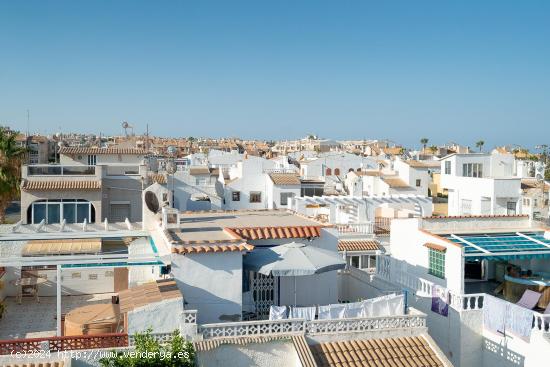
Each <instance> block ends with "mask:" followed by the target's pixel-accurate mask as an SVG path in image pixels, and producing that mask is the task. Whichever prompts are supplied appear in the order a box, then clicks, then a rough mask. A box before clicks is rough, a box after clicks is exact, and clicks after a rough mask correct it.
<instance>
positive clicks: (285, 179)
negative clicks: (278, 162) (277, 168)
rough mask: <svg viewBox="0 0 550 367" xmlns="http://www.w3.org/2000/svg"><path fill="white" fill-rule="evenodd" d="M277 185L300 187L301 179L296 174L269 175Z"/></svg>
mask: <svg viewBox="0 0 550 367" xmlns="http://www.w3.org/2000/svg"><path fill="white" fill-rule="evenodd" d="M269 177H270V178H271V181H273V183H274V184H275V185H300V184H301V181H300V177H299V176H298V175H297V174H295V173H271V174H270V175H269Z"/></svg>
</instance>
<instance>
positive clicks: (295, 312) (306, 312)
mask: <svg viewBox="0 0 550 367" xmlns="http://www.w3.org/2000/svg"><path fill="white" fill-rule="evenodd" d="M315 311H316V307H315V306H313V307H290V318H291V319H304V320H306V321H311V320H315Z"/></svg>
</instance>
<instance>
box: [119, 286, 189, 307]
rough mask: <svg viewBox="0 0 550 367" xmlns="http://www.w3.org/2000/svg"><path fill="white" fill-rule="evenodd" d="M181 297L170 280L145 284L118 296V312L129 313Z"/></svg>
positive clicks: (176, 287)
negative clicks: (142, 307)
mask: <svg viewBox="0 0 550 367" xmlns="http://www.w3.org/2000/svg"><path fill="white" fill-rule="evenodd" d="M181 297H183V296H182V294H181V292H180V290H179V288H178V286H177V285H176V282H175V281H174V280H172V279H165V280H157V281H156V282H150V283H145V284H143V285H139V286H137V287H133V288H130V289H126V290H124V291H122V292H120V293H119V294H118V299H119V304H120V312H129V311H132V310H134V309H135V308H138V307H141V306H145V305H149V304H152V303H156V302H161V301H163V300H168V299H174V298H181Z"/></svg>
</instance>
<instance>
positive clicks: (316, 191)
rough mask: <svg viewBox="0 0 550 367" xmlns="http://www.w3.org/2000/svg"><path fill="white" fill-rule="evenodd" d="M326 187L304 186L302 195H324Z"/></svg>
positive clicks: (301, 191)
mask: <svg viewBox="0 0 550 367" xmlns="http://www.w3.org/2000/svg"><path fill="white" fill-rule="evenodd" d="M323 192H324V189H323V188H322V187H302V189H301V190H300V194H301V196H302V197H306V196H308V197H312V196H323Z"/></svg>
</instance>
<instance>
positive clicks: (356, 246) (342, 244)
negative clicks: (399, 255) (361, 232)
mask: <svg viewBox="0 0 550 367" xmlns="http://www.w3.org/2000/svg"><path fill="white" fill-rule="evenodd" d="M376 250H380V243H379V242H378V241H374V240H340V241H338V251H376Z"/></svg>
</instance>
